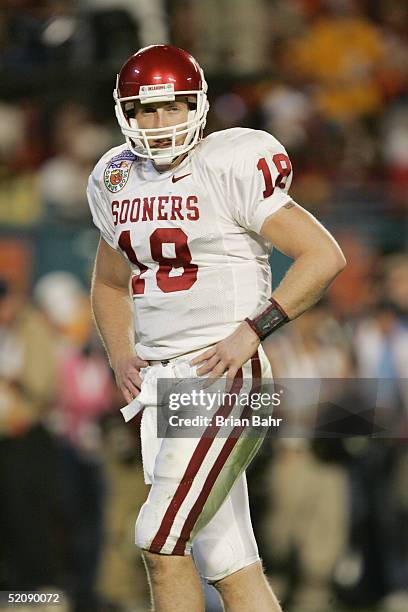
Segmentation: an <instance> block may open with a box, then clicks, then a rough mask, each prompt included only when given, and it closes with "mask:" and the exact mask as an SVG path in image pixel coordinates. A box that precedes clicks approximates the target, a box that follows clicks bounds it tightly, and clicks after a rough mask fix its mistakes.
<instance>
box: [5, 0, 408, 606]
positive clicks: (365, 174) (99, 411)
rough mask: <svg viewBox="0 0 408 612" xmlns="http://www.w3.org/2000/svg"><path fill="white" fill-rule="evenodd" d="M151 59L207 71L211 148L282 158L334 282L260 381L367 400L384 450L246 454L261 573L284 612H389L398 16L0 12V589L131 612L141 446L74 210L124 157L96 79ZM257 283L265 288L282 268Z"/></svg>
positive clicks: (40, 2) (340, 447)
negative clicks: (277, 151) (342, 261)
mask: <svg viewBox="0 0 408 612" xmlns="http://www.w3.org/2000/svg"><path fill="white" fill-rule="evenodd" d="M157 42H171V43H173V44H176V45H178V46H181V47H183V48H185V49H187V50H188V51H190V52H191V53H193V55H195V56H196V57H197V59H198V60H199V61H200V62H201V63H202V64H203V66H204V68H205V69H206V75H207V78H208V81H209V87H210V89H209V92H210V103H211V110H210V119H209V124H208V130H207V131H208V132H211V131H214V130H218V129H224V128H228V127H233V126H236V125H239V126H248V127H254V128H258V129H264V130H267V131H269V132H271V133H272V134H274V135H275V136H276V137H277V138H278V139H279V140H281V142H282V143H283V144H284V145H285V147H286V148H287V150H288V152H289V154H290V156H291V159H292V163H293V167H294V173H295V178H294V183H293V188H292V195H293V198H294V199H295V200H296V201H298V202H299V203H300V204H302V205H304V206H305V207H306V208H307V209H308V210H310V211H311V212H313V213H314V214H315V215H316V216H317V217H318V218H319V219H320V220H321V221H322V222H323V223H324V224H325V225H326V226H327V227H328V228H329V229H330V230H331V231H333V233H334V235H335V236H336V238H337V239H338V241H339V242H340V244H341V246H342V248H343V250H344V252H345V255H346V258H347V260H348V267H347V268H346V270H345V271H344V272H343V273H342V275H341V276H340V277H339V278H338V280H337V281H336V282H335V284H334V285H333V287H332V288H331V289H330V291H329V294H328V296H327V298H326V299H325V300H324V301H323V302H322V303H320V304H319V305H318V306H317V307H315V308H314V309H312V310H311V311H310V312H308V313H306V314H304V315H303V316H302V317H301V318H300V319H298V320H297V321H295V322H293V323H291V325H290V326H288V327H287V328H285V330H284V331H282V332H279V333H278V334H276V336H273V337H272V338H270V339H269V341H268V342H267V344H266V349H267V351H268V354H269V356H270V358H271V361H272V363H273V366H274V371H275V374H276V375H277V376H278V377H280V378H299V379H301V378H307V379H320V378H342V379H349V378H350V379H354V378H365V379H381V380H382V381H384V380H385V381H386V382H385V383H384V384H383V385H380V387H381V393H383V395H384V397H383V398H382V399H383V400H384V402H385V404H384V405H386V406H387V410H388V413H387V419H389V423H390V424H391V425H390V428H391V429H390V430H389V431H391V432H392V435H391V434H389V435H382V436H378V438H377V439H374V438H370V437H364V436H362V435H359V436H357V435H354V436H353V435H351V434H352V433H353V431H352V429H351V430H350V431H349V432H348V435H347V436H344V437H339V436H335V437H334V438H333V439H328V437H327V436H326V437H322V438H316V439H313V436H312V435H309V436H304V437H299V436H298V437H296V436H292V437H288V438H277V439H272V440H269V441H267V443H266V444H265V445H264V446H263V450H262V451H261V453H260V455H259V456H258V458H257V460H256V461H255V462H254V464H253V465H252V466H251V468H250V488H251V495H252V504H253V507H252V512H253V522H254V526H255V529H256V533H257V539H258V542H259V543H260V548H261V554H262V556H263V559H264V563H265V566H266V568H267V571H268V575H270V576H271V578H272V580H273V585H274V586H275V588H276V589H277V591H278V594H279V596H280V597H281V598H282V600H283V602H284V604H286V607H285V610H288V612H289V611H292V612H303V611H305V612H306V611H307V612H335V611H337V610H360V611H362V610H364V611H365V610H367V611H368V610H377V609H378V610H381V611H384V612H403V611H404V610H405V611H406V610H408V495H407V491H408V486H407V482H408V453H407V445H406V437H407V433H408V385H407V379H408V253H407V238H408V231H407V229H408V228H407V212H408V4H407V2H406V0H371V1H369V0H251V2H246V1H244V0H205V1H203V2H199V1H198V0H167V2H166V1H165V0H138V1H137V2H133V0H83V1H74V0H3V2H2V5H1V8H0V77H1V83H2V86H1V91H2V93H1V99H0V496H1V504H0V540H1V542H2V544H1V548H0V590H6V589H31V588H37V587H38V588H39V587H49V586H58V587H59V588H61V589H63V590H64V592H66V593H67V594H68V595H69V598H70V602H71V604H70V609H72V610H75V611H77V612H79V611H84V612H93V611H95V612H96V611H98V612H102V611H104V610H112V611H114V610H118V611H121V610H122V611H129V612H130V611H135V612H138V611H139V610H140V611H142V610H146V609H147V605H148V604H147V603H146V602H147V590H146V585H145V577H144V572H143V568H142V566H141V562H140V559H139V554H138V552H137V550H136V549H135V548H134V546H133V545H132V541H133V533H132V532H133V524H134V520H135V517H136V515H137V511H138V508H139V506H140V505H141V503H142V502H143V500H144V497H145V493H146V490H145V485H144V484H143V478H142V473H141V465H140V453H139V446H138V432H137V425H135V426H133V425H132V426H129V425H128V426H126V427H125V426H124V425H123V423H122V421H121V417H118V416H117V415H118V408H119V407H121V406H122V405H123V400H122V399H121V397H119V394H118V392H117V391H116V389H115V385H114V381H113V379H112V376H111V373H110V370H109V367H108V365H107V363H106V360H105V357H104V354H103V350H102V348H101V346H100V343H99V340H98V338H97V337H96V334H95V332H94V330H93V327H92V321H91V317H90V311H89V303H88V297H87V293H88V286H89V279H90V274H91V269H92V258H93V254H94V251H95V247H96V244H97V240H98V236H97V232H96V230H94V229H93V227H92V225H91V219H90V214H89V212H88V207H87V202H86V196H85V189H86V183H87V178H88V175H89V173H90V171H91V169H92V167H93V165H94V164H95V162H96V161H97V159H98V158H99V157H100V155H101V154H102V153H104V152H105V150H106V149H107V148H109V147H110V146H114V145H116V144H119V143H120V142H121V135H120V132H119V130H118V128H117V126H116V124H115V119H114V112H113V102H112V99H111V95H112V89H113V85H114V75H115V74H116V72H117V71H118V69H119V68H120V66H121V64H122V62H123V61H124V59H125V58H126V57H127V56H128V55H129V54H130V53H132V52H133V51H135V50H137V49H138V48H139V47H140V46H143V45H146V44H150V43H157ZM271 261H272V266H273V269H274V270H275V280H274V282H275V283H276V282H277V281H278V280H279V278H280V277H281V275H282V274H283V273H284V271H285V268H286V267H287V265H288V262H287V261H286V260H285V258H284V257H283V256H281V255H280V254H278V253H277V254H274V255H273V257H272V260H271ZM387 381H388V382H387ZM385 396H386V401H385V399H384V398H385ZM349 401H350V402H353V401H354V402H357V403H358V402H360V401H361V399H360V398H359V397H358V395H356V396H355V397H354V398H353V397H350V398H349ZM368 408H369V406H368ZM214 593H215V591H214V592H212V590H208V610H212V611H213V612H215V611H216V610H219V604H218V601H217V599H216V598H215V595H214Z"/></svg>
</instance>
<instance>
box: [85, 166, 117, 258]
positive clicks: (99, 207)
mask: <svg viewBox="0 0 408 612" xmlns="http://www.w3.org/2000/svg"><path fill="white" fill-rule="evenodd" d="M97 168H98V166H96V168H95V170H94V171H93V172H92V174H91V176H90V177H89V180H88V188H87V190H86V195H87V198H88V204H89V208H90V209H91V214H92V219H93V222H94V224H95V226H96V227H97V228H98V229H99V231H100V232H101V236H102V238H103V239H104V240H105V241H106V242H107V243H108V244H109V245H110V246H111V247H112V248H113V249H116V246H115V244H114V238H115V227H114V225H113V220H112V214H111V210H110V206H109V202H107V201H106V200H105V199H104V198H103V196H102V193H101V189H100V185H99V181H98V178H97Z"/></svg>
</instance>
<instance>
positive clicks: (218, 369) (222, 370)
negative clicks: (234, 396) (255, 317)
mask: <svg viewBox="0 0 408 612" xmlns="http://www.w3.org/2000/svg"><path fill="white" fill-rule="evenodd" d="M259 344H260V340H259V338H258V336H257V335H256V333H255V332H254V331H253V330H252V329H251V328H250V326H249V325H248V323H245V321H244V322H243V323H241V325H240V326H239V327H238V328H237V329H236V330H235V331H234V332H233V333H232V334H231V335H230V336H227V338H224V340H221V341H220V342H217V344H215V345H214V346H212V347H211V348H209V349H207V350H206V351H204V353H201V355H198V356H197V357H195V358H194V359H193V360H192V361H191V365H200V364H202V365H200V367H199V368H197V376H205V375H207V376H208V378H210V379H212V381H213V380H215V379H217V378H220V377H221V376H223V375H224V374H226V375H227V380H228V381H229V383H232V381H233V380H234V378H235V376H236V373H237V372H238V370H239V368H240V367H241V366H242V365H243V364H244V363H245V362H246V361H248V359H250V358H251V357H252V355H253V354H254V353H255V352H256V350H257V348H258V346H259Z"/></svg>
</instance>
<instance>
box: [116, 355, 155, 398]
mask: <svg viewBox="0 0 408 612" xmlns="http://www.w3.org/2000/svg"><path fill="white" fill-rule="evenodd" d="M148 365H149V363H148V362H147V361H143V359H140V357H138V356H137V355H134V356H130V357H124V358H121V359H118V361H117V362H116V363H114V364H113V365H112V367H113V371H114V372H115V377H116V384H117V385H118V387H119V389H120V390H121V391H122V393H123V395H124V397H125V400H126V401H127V403H128V404H129V403H130V402H131V401H132V400H133V399H134V398H135V397H137V396H138V395H139V393H140V387H141V385H142V378H141V376H140V370H141V368H146V367H147V366H148Z"/></svg>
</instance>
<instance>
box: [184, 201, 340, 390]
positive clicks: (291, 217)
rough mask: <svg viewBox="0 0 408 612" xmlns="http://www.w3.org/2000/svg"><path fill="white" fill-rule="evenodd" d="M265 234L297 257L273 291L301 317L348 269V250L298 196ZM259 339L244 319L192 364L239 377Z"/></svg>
mask: <svg viewBox="0 0 408 612" xmlns="http://www.w3.org/2000/svg"><path fill="white" fill-rule="evenodd" d="M261 235H262V236H263V237H264V238H266V239H267V240H268V241H269V242H271V243H272V244H273V245H274V246H275V247H276V248H277V249H278V250H279V251H281V252H282V253H284V254H285V255H288V256H289V257H291V258H293V259H294V263H293V264H292V266H291V267H290V269H289V271H288V273H287V274H286V276H285V278H284V279H283V280H282V282H281V283H280V285H279V286H278V287H277V289H276V290H275V291H274V292H273V294H272V297H273V299H274V300H276V303H277V305H278V306H280V307H281V309H282V312H283V314H285V315H287V316H286V317H284V318H285V319H286V321H287V320H292V319H295V318H296V317H298V316H299V315H301V314H302V313H303V312H305V310H307V309H308V308H310V307H311V306H313V305H314V304H315V303H316V302H317V301H318V300H319V299H320V298H321V296H322V295H323V293H324V292H325V291H326V289H327V288H328V287H329V285H330V284H331V283H332V282H333V280H334V279H335V278H336V276H337V275H338V274H339V273H340V272H341V270H343V268H344V266H345V265H346V260H345V258H344V255H343V253H342V251H341V249H340V247H339V245H338V244H337V242H336V241H335V240H334V238H333V237H332V236H331V234H330V233H329V232H328V231H327V230H326V229H325V228H324V227H323V226H322V225H321V224H320V223H319V222H318V221H317V220H316V219H315V218H314V217H313V215H311V214H310V213H309V212H307V211H306V210H305V209H304V208H302V207H301V206H299V205H297V204H295V203H294V202H292V201H290V202H289V203H288V204H286V205H285V206H283V207H282V208H281V209H280V210H278V211H277V212H275V213H274V214H273V215H270V217H268V218H267V219H266V220H265V222H264V223H263V225H262V228H261ZM266 308H267V305H265V309H266ZM269 308H270V306H269ZM281 323H283V321H282V322H281ZM259 343H260V337H259V335H258V334H257V333H256V332H255V331H254V329H252V328H251V326H250V325H248V323H247V322H243V323H242V324H241V325H240V326H239V327H238V328H237V329H236V330H235V332H234V333H232V334H231V335H230V336H228V337H227V338H225V339H224V340H222V341H221V342H218V343H217V344H216V345H214V346H213V347H211V348H210V349H208V350H207V351H205V352H204V353H202V354H201V355H199V356H198V357H196V358H195V359H194V360H193V361H192V364H193V365H199V364H203V365H201V367H199V368H198V370H197V374H198V375H199V376H203V375H208V376H209V377H210V378H219V377H220V376H222V375H223V374H225V373H226V375H227V378H228V379H233V378H234V377H235V375H236V373H237V371H238V369H239V368H240V367H241V366H242V364H243V363H245V362H246V361H247V360H248V359H249V358H250V357H251V356H252V355H253V354H254V353H255V351H256V349H257V348H258V346H259Z"/></svg>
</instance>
